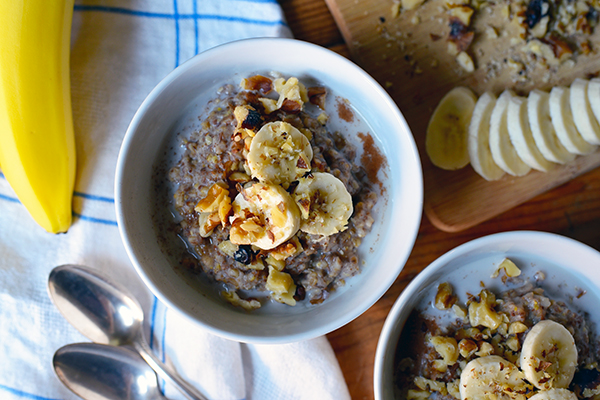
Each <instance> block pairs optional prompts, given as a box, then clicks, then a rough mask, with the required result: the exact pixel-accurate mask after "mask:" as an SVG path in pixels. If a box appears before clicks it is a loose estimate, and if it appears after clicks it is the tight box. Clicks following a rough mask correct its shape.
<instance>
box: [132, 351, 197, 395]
mask: <svg viewBox="0 0 600 400" xmlns="http://www.w3.org/2000/svg"><path fill="white" fill-rule="evenodd" d="M134 347H135V349H136V350H137V351H138V353H140V355H141V356H142V358H143V359H144V360H145V361H146V362H147V363H148V365H149V366H150V367H151V368H152V369H153V370H154V371H155V372H156V373H157V374H158V375H160V377H161V378H163V379H164V380H166V381H167V382H169V383H170V384H172V385H173V386H175V387H176V388H177V389H178V390H179V391H180V392H181V394H183V395H184V396H185V397H186V398H188V399H189V400H208V398H207V397H206V396H204V395H203V394H201V393H200V392H199V391H198V390H197V389H196V388H195V387H193V386H192V385H190V384H189V383H188V382H186V381H185V380H184V379H183V378H181V377H180V376H179V375H177V374H174V373H172V372H171V371H170V370H169V368H168V367H167V366H166V365H165V364H164V363H163V362H162V361H160V360H159V359H158V357H156V356H155V355H154V353H153V352H152V350H151V349H150V348H149V347H148V344H147V343H146V342H145V341H143V340H142V341H140V340H136V341H135V342H134Z"/></svg>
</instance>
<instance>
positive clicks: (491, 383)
mask: <svg viewBox="0 0 600 400" xmlns="http://www.w3.org/2000/svg"><path fill="white" fill-rule="evenodd" d="M524 378H525V376H524V374H523V372H521V371H519V369H518V368H517V366H516V365H514V364H513V363H511V362H510V361H507V360H505V359H504V358H502V357H500V356H485V357H479V358H476V359H474V360H472V361H470V362H469V363H468V364H467V365H466V366H465V368H464V369H463V371H462V373H461V374H460V384H459V390H460V398H461V399H462V400H466V399H468V400H489V399H491V398H497V399H520V400H525V399H526V397H525V393H528V391H530V390H531V385H529V384H528V383H527V382H526V381H525V380H524Z"/></svg>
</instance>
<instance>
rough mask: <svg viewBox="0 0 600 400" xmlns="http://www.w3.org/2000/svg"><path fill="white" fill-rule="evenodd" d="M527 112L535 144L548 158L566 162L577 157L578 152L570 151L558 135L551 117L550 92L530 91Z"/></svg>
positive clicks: (560, 162) (562, 162)
mask: <svg viewBox="0 0 600 400" xmlns="http://www.w3.org/2000/svg"><path fill="white" fill-rule="evenodd" d="M527 114H528V116H529V127H530V128H531V133H532V134H533V139H534V141H535V144H536V145H537V147H538V149H539V150H540V153H542V155H543V156H544V157H545V158H546V160H548V161H553V162H555V163H559V164H565V163H567V162H570V161H573V160H574V159H575V157H576V154H573V153H571V152H569V151H568V150H567V149H566V148H565V146H563V144H562V143H561V142H560V140H558V136H556V130H555V129H554V126H553V125H552V118H551V117H550V94H548V93H546V92H543V91H541V90H537V89H535V90H533V91H532V92H530V93H529V96H528V97H527Z"/></svg>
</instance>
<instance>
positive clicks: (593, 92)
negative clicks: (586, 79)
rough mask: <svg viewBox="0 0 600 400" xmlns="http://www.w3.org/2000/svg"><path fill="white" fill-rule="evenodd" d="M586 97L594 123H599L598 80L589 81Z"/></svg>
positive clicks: (599, 85)
mask: <svg viewBox="0 0 600 400" xmlns="http://www.w3.org/2000/svg"><path fill="white" fill-rule="evenodd" d="M587 95H588V100H589V102H590V107H591V109H592V112H593V113H594V116H595V117H596V121H598V122H600V78H592V79H591V80H590V83H588V90H587Z"/></svg>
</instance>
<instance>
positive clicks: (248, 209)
mask: <svg viewBox="0 0 600 400" xmlns="http://www.w3.org/2000/svg"><path fill="white" fill-rule="evenodd" d="M232 206H233V213H234V214H233V216H232V217H230V222H231V229H230V231H229V240H230V241H231V242H232V243H235V244H252V245H254V246H257V247H259V248H261V249H263V250H270V249H273V248H275V247H277V246H279V245H280V244H282V243H283V242H285V241H286V240H288V239H289V238H291V237H292V236H294V235H295V234H296V232H297V231H298V228H299V227H300V210H298V206H296V203H295V202H294V200H293V199H292V197H291V196H290V195H289V193H288V192H286V191H285V190H284V189H283V188H282V187H281V186H278V185H271V184H268V183H260V182H256V183H254V184H252V185H250V186H248V187H246V188H243V189H242V190H241V191H240V193H239V194H238V195H237V196H236V197H235V200H234V201H233V204H232Z"/></svg>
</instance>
